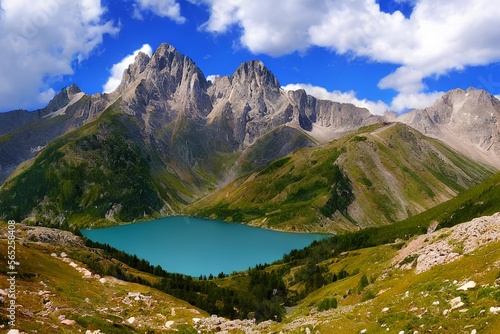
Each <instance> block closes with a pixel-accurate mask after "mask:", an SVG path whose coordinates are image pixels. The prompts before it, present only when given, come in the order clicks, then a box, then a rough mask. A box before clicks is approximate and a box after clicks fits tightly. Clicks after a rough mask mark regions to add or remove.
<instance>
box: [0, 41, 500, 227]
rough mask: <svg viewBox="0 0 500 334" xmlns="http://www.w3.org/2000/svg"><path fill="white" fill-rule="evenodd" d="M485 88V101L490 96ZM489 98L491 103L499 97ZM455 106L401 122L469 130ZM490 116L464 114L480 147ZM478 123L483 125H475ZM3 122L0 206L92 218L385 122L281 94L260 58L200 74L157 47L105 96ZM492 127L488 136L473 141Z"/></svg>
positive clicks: (162, 202)
mask: <svg viewBox="0 0 500 334" xmlns="http://www.w3.org/2000/svg"><path fill="white" fill-rule="evenodd" d="M477 92H480V91H477ZM472 93H474V94H476V91H474V92H471V94H470V96H467V97H465V98H464V101H465V102H464V103H463V105H466V106H468V105H470V107H468V109H467V110H469V112H470V113H472V112H477V113H480V112H483V109H484V108H482V106H483V104H478V105H477V108H479V109H480V110H476V109H474V106H475V105H474V102H470V101H472V100H470V99H471V97H472V96H475V95H474V94H472ZM481 94H483V95H484V97H483V99H484V100H485V101H488V96H489V95H488V94H487V93H485V92H484V93H481ZM481 94H479V95H481ZM450 101H451V97H450ZM453 101H455V100H453ZM495 101H496V102H495ZM490 102H491V105H492V108H497V106H498V103H499V102H498V101H497V100H495V99H494V98H493V100H491V101H490ZM457 103H458V102H456V101H455V102H453V103H452V102H446V103H445V102H443V105H439V104H436V106H435V107H433V108H434V109H435V111H434V113H435V114H437V115H439V117H436V116H432V117H431V116H429V115H430V113H431V111H415V112H413V113H414V114H412V115H415V116H413V117H412V116H406V117H407V118H404V117H401V120H402V121H405V122H406V123H408V124H410V125H411V126H413V127H415V128H417V129H419V130H421V131H422V132H425V131H426V129H427V127H426V124H427V123H425V122H430V123H429V124H431V125H432V127H431V128H432V129H433V132H429V134H430V135H433V136H435V137H437V138H442V136H441V135H440V133H442V132H443V131H444V130H443V131H441V132H439V131H438V130H439V129H441V128H440V126H441V127H444V125H442V124H446V129H447V131H449V132H450V133H453V131H462V130H463V127H464V126H466V125H463V124H462V125H460V124H461V123H460V124H459V123H457V122H453V119H454V118H453V112H450V111H449V110H451V111H453V110H455V109H457V110H462V109H463V108H462V109H460V108H458V107H456V105H457ZM447 106H452V107H449V108H448V107H447ZM480 107H481V108H480ZM446 108H448V109H449V110H448V109H446ZM450 108H451V109H450ZM434 109H433V110H434ZM488 110H489V109H488ZM424 113H425V114H426V115H427V116H425V117H424ZM450 114H451V116H450ZM465 115H466V113H465V111H463V112H462V114H460V116H457V117H458V118H461V117H462V116H463V117H465ZM491 117H493V116H491ZM491 117H490V121H491V122H489V121H488V119H487V118H481V117H479V118H477V117H476V118H474V117H472V118H471V120H470V121H469V122H468V123H467V124H468V125H467V126H469V127H471V130H470V131H469V133H472V132H473V129H474V127H476V128H477V127H479V128H481V129H482V128H483V125H484V126H486V125H487V126H488V129H490V130H491V131H490V132H488V131H485V132H484V133H483V132H481V134H478V132H477V131H476V132H475V134H477V135H478V138H476V139H474V140H475V141H474V145H475V146H474V147H477V148H478V150H487V149H490V150H493V149H496V147H497V146H495V145H497V144H495V143H497V142H498V137H495V135H494V134H493V130H492V129H493V127H492V125H491V124H495V125H496V123H495V122H496V118H494V119H493V118H491ZM429 119H431V120H430V121H429ZM450 119H451V121H450ZM477 119H480V120H481V122H479V123H477V124H476V123H474V122H476V120H477ZM398 120H399V119H398ZM0 121H1V123H0V153H1V155H0V181H2V182H4V181H5V182H4V184H3V185H2V188H1V189H0V208H1V210H2V212H3V214H4V215H7V214H11V215H12V217H15V218H16V219H24V218H26V217H32V219H34V220H38V221H43V222H45V223H47V224H53V223H54V222H57V223H58V224H59V223H63V222H65V223H68V222H70V224H74V223H75V222H76V221H78V222H79V224H82V225H85V226H88V225H89V224H90V222H94V223H95V222H97V224H100V225H105V224H114V223H118V222H122V221H131V220H135V219H142V218H144V217H154V216H159V215H165V214H171V213H177V212H179V210H181V209H182V208H184V207H185V206H186V205H187V204H189V203H192V202H193V201H195V200H197V199H199V198H201V197H203V196H206V195H208V194H210V193H212V192H213V191H214V190H216V189H217V188H219V187H221V186H223V185H226V184H228V183H230V182H231V181H233V180H235V179H236V178H237V177H239V176H241V175H245V174H247V173H251V172H253V171H255V170H256V169H259V168H263V167H266V166H267V165H268V164H269V163H271V162H273V161H275V160H276V159H279V158H282V157H284V156H286V155H287V154H290V153H293V152H296V151H297V150H299V149H303V148H312V147H316V146H318V145H324V144H327V143H329V142H330V141H332V140H334V139H340V138H343V136H345V135H346V134H348V133H350V132H352V131H357V130H358V129H359V128H360V127H363V126H367V125H371V124H375V123H378V122H381V121H382V118H381V117H379V116H374V115H372V114H370V112H369V111H368V110H367V109H364V108H358V107H356V106H354V105H352V104H342V103H337V102H332V101H325V100H318V99H316V98H314V97H312V96H310V95H307V94H306V93H305V91H303V90H298V91H285V90H283V89H281V87H280V85H279V82H278V79H277V78H276V77H275V76H274V75H273V74H272V73H271V71H270V70H269V69H267V68H266V67H265V66H264V64H263V63H262V62H260V61H250V62H247V63H243V64H241V65H240V66H239V67H238V69H236V71H235V72H234V73H233V74H232V75H231V76H227V77H218V78H216V79H215V80H214V82H210V81H207V80H206V78H205V76H204V75H203V73H202V72H201V70H200V69H199V68H198V67H197V66H196V64H195V63H194V62H193V61H192V60H191V59H190V58H189V57H187V56H185V55H183V54H181V53H179V52H178V51H177V50H176V49H175V48H174V47H172V46H170V45H168V44H162V45H161V46H160V47H159V48H158V49H157V50H156V51H155V52H154V54H153V55H152V56H151V57H149V56H148V55H146V54H143V53H141V54H139V55H138V56H137V57H136V60H135V62H134V63H133V64H132V65H130V66H129V68H128V69H127V70H126V71H125V72H124V75H123V79H122V82H121V84H120V85H119V87H118V88H117V89H116V90H115V91H114V92H113V93H111V94H95V95H92V96H89V95H85V94H84V93H83V92H81V91H80V89H79V88H78V87H77V86H71V87H68V88H66V89H64V90H62V91H61V92H60V93H59V94H58V95H57V96H56V97H55V98H54V99H53V100H52V101H51V102H50V103H49V105H48V106H47V107H46V108H44V109H41V110H37V111H34V112H27V111H21V110H18V111H12V112H9V113H4V114H0ZM490 123H491V124H490ZM449 124H453V126H451V125H449ZM457 124H458V125H457ZM474 124H475V125H474ZM436 129H438V130H436ZM488 134H491V139H490V141H489V142H486V141H484V140H482V139H481V138H483V137H484V136H487V135H488ZM497 134H498V133H497ZM479 135H480V136H479ZM443 138H444V137H443ZM397 140H402V141H404V140H406V139H405V138H399V137H398V138H397ZM476 142H477V143H476ZM391 143H393V142H387V143H384V145H389V144H391ZM408 145H411V144H408ZM408 147H410V146H408ZM408 147H406V148H405V149H406V150H410V148H408ZM458 148H460V147H458ZM299 152H300V151H299ZM464 152H465V153H468V152H467V151H464ZM495 152H497V151H495ZM372 153H373V152H370V153H367V156H369V155H370V154H372ZM376 154H377V153H375V155H376ZM398 154H401V155H404V154H405V153H404V151H403V152H399V153H398ZM30 159H31V160H30ZM374 159H375V160H376V159H377V158H376V157H374ZM23 162H26V163H24V164H23ZM353 163H354V164H355V162H353ZM20 165H21V166H20ZM19 166H20V167H19ZM330 167H332V166H330ZM16 168H18V170H17V171H15V172H14V170H15V169H16ZM473 169H474V168H473ZM467 173H468V171H465V174H467ZM486 174H487V173H480V175H479V176H478V177H483V176H484V175H486ZM339 175H340V174H339ZM346 175H349V172H346ZM394 177H396V178H397V177H399V176H398V175H396V176H394ZM453 177H455V176H453ZM7 178H8V179H7ZM478 181H479V180H478ZM403 183H404V182H402V183H398V184H403ZM459 183H460V182H459ZM472 183H473V181H472V182H469V183H460V185H461V186H463V187H467V186H469V185H470V184H472ZM329 186H332V185H329ZM325 196H326V195H325ZM445 197H446V196H445ZM325 198H326V197H325ZM443 198H444V197H443ZM359 210H363V209H362V208H361V209H359ZM408 210H409V211H408V214H410V213H413V212H414V211H418V210H416V209H415V210H414V208H413V207H412V208H411V209H408ZM351 216H352V215H351ZM354 216H356V215H354ZM358 216H359V217H365V216H366V215H365V216H363V214H359V215H358ZM400 216H401V217H404V216H405V215H404V214H402V215H397V217H400ZM327 218H328V219H331V216H328V217H327ZM360 219H364V218H360ZM389 221H393V220H392V219H389V220H382V222H389ZM344 222H345V221H344ZM361 225H363V224H361ZM367 225H370V224H367Z"/></svg>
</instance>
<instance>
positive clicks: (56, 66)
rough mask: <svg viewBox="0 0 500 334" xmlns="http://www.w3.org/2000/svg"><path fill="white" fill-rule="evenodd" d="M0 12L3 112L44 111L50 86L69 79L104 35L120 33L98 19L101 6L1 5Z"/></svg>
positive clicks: (32, 1)
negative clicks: (78, 64)
mask: <svg viewBox="0 0 500 334" xmlns="http://www.w3.org/2000/svg"><path fill="white" fill-rule="evenodd" d="M0 6H1V10H0V49H1V50H2V57H1V58H0V101H1V102H0V110H4V111H5V110H9V109H12V108H19V107H21V108H35V107H40V106H43V104H44V103H45V102H47V101H48V100H50V98H52V97H53V95H54V90H53V89H51V88H50V85H51V83H53V82H54V81H55V80H58V78H60V77H61V76H64V75H71V74H73V66H75V65H77V63H78V62H81V61H83V60H84V59H86V58H87V57H88V56H89V55H90V54H91V52H92V51H94V50H95V49H96V48H97V47H98V46H99V45H100V44H101V43H102V39H103V35H105V34H116V33H117V32H118V30H119V29H118V28H117V27H116V26H115V25H114V23H113V22H110V21H105V20H104V19H103V15H104V14H105V12H106V9H105V8H104V7H103V6H102V5H101V2H100V0H74V1H69V0H2V1H1V2H0ZM7 78H8V79H7ZM7 80H8V81H7Z"/></svg>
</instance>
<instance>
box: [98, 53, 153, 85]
mask: <svg viewBox="0 0 500 334" xmlns="http://www.w3.org/2000/svg"><path fill="white" fill-rule="evenodd" d="M139 52H143V53H145V54H147V55H148V56H151V54H152V52H153V50H152V49H151V46H150V45H149V44H144V45H143V46H142V47H141V48H140V49H138V50H135V51H134V52H133V53H132V54H130V55H127V56H126V57H125V58H123V59H122V60H121V61H119V62H118V63H116V64H114V65H113V67H111V70H110V71H109V72H110V74H111V75H110V77H109V78H108V80H107V81H106V83H105V84H104V86H103V87H102V89H103V92H104V93H111V92H112V91H114V90H115V89H116V87H118V85H120V82H121V81H122V77H123V71H125V70H126V69H127V68H128V66H129V65H130V64H132V63H133V62H134V60H135V57H136V56H137V55H138V54H139Z"/></svg>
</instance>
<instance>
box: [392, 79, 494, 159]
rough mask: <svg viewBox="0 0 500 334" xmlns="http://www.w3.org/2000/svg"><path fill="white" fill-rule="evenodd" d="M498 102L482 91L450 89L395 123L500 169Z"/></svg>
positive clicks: (399, 118)
mask: <svg viewBox="0 0 500 334" xmlns="http://www.w3.org/2000/svg"><path fill="white" fill-rule="evenodd" d="M499 119H500V101H499V100H497V99H496V98H495V97H494V96H492V95H491V94H489V93H488V92H486V91H484V90H476V89H473V88H469V89H467V90H466V91H464V90H462V89H455V90H452V91H450V92H448V93H446V94H445V95H443V96H442V97H441V98H440V99H439V100H437V101H436V102H435V103H434V105H432V106H431V107H429V108H426V109H423V110H414V111H411V112H409V113H407V114H404V115H402V116H399V117H398V118H397V119H396V120H398V121H400V122H403V123H406V124H408V125H410V126H411V127H413V128H415V129H417V130H419V131H420V132H422V133H423V134H425V135H428V136H432V137H435V138H438V139H440V140H442V141H444V142H445V143H447V144H449V145H450V146H452V147H454V148H455V149H457V150H459V151H461V152H463V153H465V154H467V155H469V156H471V157H473V158H476V159H479V160H481V161H483V162H485V163H489V164H491V165H493V166H496V167H497V168H500V122H499Z"/></svg>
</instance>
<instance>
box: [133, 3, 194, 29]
mask: <svg viewBox="0 0 500 334" xmlns="http://www.w3.org/2000/svg"><path fill="white" fill-rule="evenodd" d="M148 11H149V12H151V13H153V14H155V15H158V16H160V17H167V18H169V19H171V20H173V21H175V22H177V23H184V22H185V21H186V18H185V17H183V16H182V15H181V6H180V5H179V4H178V3H177V1H176V0H135V11H134V17H135V18H137V19H142V13H143V12H148Z"/></svg>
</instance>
